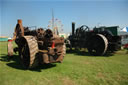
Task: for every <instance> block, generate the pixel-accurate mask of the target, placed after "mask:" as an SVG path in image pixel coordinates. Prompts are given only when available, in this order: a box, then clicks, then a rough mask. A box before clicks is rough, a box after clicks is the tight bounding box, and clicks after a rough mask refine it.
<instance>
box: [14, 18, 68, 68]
mask: <svg viewBox="0 0 128 85" xmlns="http://www.w3.org/2000/svg"><path fill="white" fill-rule="evenodd" d="M13 40H15V42H16V44H17V45H18V48H19V49H20V50H19V55H20V57H21V59H22V63H23V64H24V65H26V67H27V68H34V67H36V66H37V65H38V64H39V63H40V64H44V63H53V62H62V61H63V58H64V55H65V53H66V48H65V44H64V38H62V37H59V36H58V35H56V34H54V33H53V32H52V30H50V29H46V30H44V29H43V28H38V29H35V30H30V29H29V28H28V27H23V26H22V20H18V23H17V25H16V28H15V32H14V38H13Z"/></svg>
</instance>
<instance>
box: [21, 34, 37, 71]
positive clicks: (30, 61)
mask: <svg viewBox="0 0 128 85" xmlns="http://www.w3.org/2000/svg"><path fill="white" fill-rule="evenodd" d="M20 42H21V43H22V44H21V47H20V59H21V62H22V65H23V67H24V68H25V69H29V68H34V67H36V66H37V65H38V63H39V62H38V56H37V55H36V54H37V53H38V45H37V40H36V39H35V38H34V37H33V36H24V37H21V40H20Z"/></svg>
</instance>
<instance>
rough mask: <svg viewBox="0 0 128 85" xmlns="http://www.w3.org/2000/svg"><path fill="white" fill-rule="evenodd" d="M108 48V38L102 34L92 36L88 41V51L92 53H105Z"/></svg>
mask: <svg viewBox="0 0 128 85" xmlns="http://www.w3.org/2000/svg"><path fill="white" fill-rule="evenodd" d="M107 48H108V40H107V38H106V37H105V36H104V35H102V34H97V35H95V36H92V37H91V38H90V40H89V42H88V47H87V49H88V51H89V53H90V54H92V55H104V54H105V53H106V51H107Z"/></svg>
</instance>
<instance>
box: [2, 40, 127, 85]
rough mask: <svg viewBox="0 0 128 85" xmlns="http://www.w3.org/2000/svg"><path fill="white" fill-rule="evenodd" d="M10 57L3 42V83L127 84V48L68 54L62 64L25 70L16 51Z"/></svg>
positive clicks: (56, 84)
mask: <svg viewBox="0 0 128 85" xmlns="http://www.w3.org/2000/svg"><path fill="white" fill-rule="evenodd" d="M83 54H85V55H83ZM7 59H8V56H7V42H0V85H128V54H126V50H121V51H118V52H116V54H114V55H112V56H106V57H105V56H90V55H88V54H87V53H80V52H73V53H67V54H66V56H65V58H64V61H63V63H61V64H60V63H54V64H50V65H49V66H45V65H42V66H40V67H37V68H36V69H33V70H24V69H22V67H21V65H20V63H19V61H18V56H17V54H15V55H14V58H13V59H12V60H11V61H8V60H7Z"/></svg>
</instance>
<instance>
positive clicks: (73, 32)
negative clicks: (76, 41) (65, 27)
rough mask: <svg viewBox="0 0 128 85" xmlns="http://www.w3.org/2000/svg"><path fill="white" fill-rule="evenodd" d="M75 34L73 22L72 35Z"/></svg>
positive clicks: (73, 23)
mask: <svg viewBox="0 0 128 85" xmlns="http://www.w3.org/2000/svg"><path fill="white" fill-rule="evenodd" d="M74 34H75V22H72V35H74Z"/></svg>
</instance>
